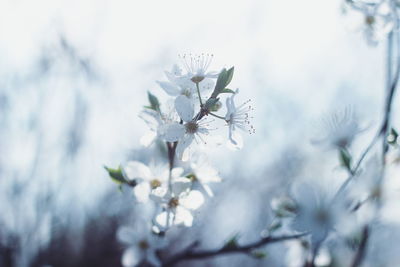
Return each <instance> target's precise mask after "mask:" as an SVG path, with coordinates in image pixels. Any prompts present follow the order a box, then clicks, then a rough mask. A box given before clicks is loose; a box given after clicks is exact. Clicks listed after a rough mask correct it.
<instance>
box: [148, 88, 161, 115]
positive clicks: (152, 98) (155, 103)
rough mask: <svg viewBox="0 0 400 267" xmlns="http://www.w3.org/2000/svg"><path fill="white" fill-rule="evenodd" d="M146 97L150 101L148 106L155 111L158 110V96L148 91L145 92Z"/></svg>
mask: <svg viewBox="0 0 400 267" xmlns="http://www.w3.org/2000/svg"><path fill="white" fill-rule="evenodd" d="M147 97H148V99H149V102H150V108H151V109H154V110H156V111H158V110H160V102H159V101H158V98H157V97H156V96H155V95H153V94H152V93H150V92H147Z"/></svg>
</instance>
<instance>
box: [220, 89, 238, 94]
mask: <svg viewBox="0 0 400 267" xmlns="http://www.w3.org/2000/svg"><path fill="white" fill-rule="evenodd" d="M223 93H229V94H234V93H235V91H233V90H232V89H229V88H225V89H224V90H222V91H221V94H223Z"/></svg>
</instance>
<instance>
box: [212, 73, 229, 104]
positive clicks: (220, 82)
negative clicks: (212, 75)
mask: <svg viewBox="0 0 400 267" xmlns="http://www.w3.org/2000/svg"><path fill="white" fill-rule="evenodd" d="M227 80H228V71H227V70H226V69H225V68H224V69H223V70H222V71H221V72H220V73H219V75H218V79H217V83H216V84H215V88H214V91H213V93H212V94H211V97H212V98H216V97H217V96H218V95H219V94H220V93H221V91H222V90H223V89H225V87H226V82H227Z"/></svg>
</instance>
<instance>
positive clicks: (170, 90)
mask: <svg viewBox="0 0 400 267" xmlns="http://www.w3.org/2000/svg"><path fill="white" fill-rule="evenodd" d="M157 83H158V84H159V85H160V86H161V88H162V89H164V91H165V92H166V93H167V94H169V95H170V96H177V95H179V93H180V90H179V87H178V86H176V85H174V84H172V83H170V82H159V81H157Z"/></svg>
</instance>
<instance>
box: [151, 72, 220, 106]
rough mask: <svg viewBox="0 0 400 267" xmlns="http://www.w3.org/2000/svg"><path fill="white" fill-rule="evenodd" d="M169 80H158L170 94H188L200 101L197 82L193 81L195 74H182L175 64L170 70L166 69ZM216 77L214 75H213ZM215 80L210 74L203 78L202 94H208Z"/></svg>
mask: <svg viewBox="0 0 400 267" xmlns="http://www.w3.org/2000/svg"><path fill="white" fill-rule="evenodd" d="M165 75H166V76H167V79H168V81H157V83H158V84H159V85H160V87H161V88H162V89H163V90H164V91H165V92H166V93H167V94H168V95H170V96H172V97H177V96H181V95H183V96H186V97H187V98H188V99H190V100H191V101H192V102H195V101H198V94H197V88H196V84H195V83H194V82H193V81H192V78H193V74H192V73H186V74H182V71H181V70H180V68H179V67H178V66H177V65H174V66H173V68H172V70H171V71H170V72H168V71H166V72H165ZM212 78H214V77H212ZM214 84H215V82H214V80H213V79H211V78H210V77H209V76H204V78H203V80H202V81H201V82H199V83H198V85H199V90H200V93H201V94H202V96H203V97H204V95H207V94H208V92H209V91H210V90H211V89H212V88H213V87H214Z"/></svg>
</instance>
